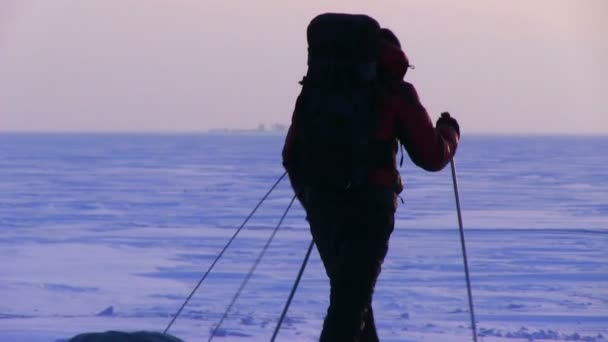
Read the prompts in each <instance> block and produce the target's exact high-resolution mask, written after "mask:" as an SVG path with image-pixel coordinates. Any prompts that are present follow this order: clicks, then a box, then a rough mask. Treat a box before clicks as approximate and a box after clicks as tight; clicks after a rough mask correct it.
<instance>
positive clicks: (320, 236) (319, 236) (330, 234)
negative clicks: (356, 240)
mask: <svg viewBox="0 0 608 342" xmlns="http://www.w3.org/2000/svg"><path fill="white" fill-rule="evenodd" d="M343 203H344V202H343V200H342V199H341V198H340V196H339V195H338V194H336V193H333V192H322V191H312V190H311V191H308V192H307V210H306V214H307V220H308V222H309V224H310V231H311V234H312V236H313V240H314V242H315V245H316V247H317V250H318V252H319V255H320V257H321V261H322V262H323V266H324V267H325V272H326V273H327V277H328V278H329V282H330V296H329V297H330V300H329V302H330V304H329V307H328V309H327V316H326V318H325V322H324V325H323V331H322V333H321V341H334V340H335V339H334V338H333V337H331V336H334V334H335V332H334V331H335V330H336V329H335V327H334V326H335V319H333V317H334V316H335V315H334V314H332V312H333V311H334V310H333V309H332V307H333V306H335V305H333V303H334V301H335V298H336V296H335V293H336V286H335V281H334V279H335V276H334V275H335V273H336V268H337V266H338V265H336V260H337V257H338V250H339V246H340V241H339V239H340V238H341V237H340V229H339V227H341V226H343V225H344V223H345V216H344V213H343V210H342V209H343V208H344V205H343Z"/></svg>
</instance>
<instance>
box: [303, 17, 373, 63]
mask: <svg viewBox="0 0 608 342" xmlns="http://www.w3.org/2000/svg"><path fill="white" fill-rule="evenodd" d="M379 32H380V25H379V24H378V22H377V21H376V20H374V19H373V18H371V17H369V16H366V15H361V14H341V13H325V14H321V15H318V16H317V17H315V18H314V19H313V20H312V21H311V22H310V24H309V25H308V28H307V30H306V37H307V41H308V63H309V65H311V63H312V64H314V63H317V62H324V61H325V62H327V61H331V62H336V63H348V64H351V63H352V64H361V63H374V62H375V61H376V60H377V57H378V42H379Z"/></svg>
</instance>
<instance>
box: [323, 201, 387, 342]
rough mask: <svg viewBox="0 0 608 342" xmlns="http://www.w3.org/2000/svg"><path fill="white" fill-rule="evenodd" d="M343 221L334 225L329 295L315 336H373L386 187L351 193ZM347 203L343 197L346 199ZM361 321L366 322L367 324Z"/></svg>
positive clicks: (328, 338)
mask: <svg viewBox="0 0 608 342" xmlns="http://www.w3.org/2000/svg"><path fill="white" fill-rule="evenodd" d="M349 202H350V204H349V205H350V208H348V210H347V212H348V213H347V214H344V217H346V218H347V220H346V221H344V223H342V224H340V225H338V227H337V230H338V231H337V233H336V236H337V238H336V239H335V240H336V241H338V252H337V255H336V257H335V260H334V261H333V262H332V267H333V272H332V274H331V279H332V296H331V301H330V307H329V310H328V313H327V317H326V319H325V322H324V325H323V333H322V335H321V341H323V342H325V341H336V340H339V341H349V342H350V341H357V339H358V338H359V336H361V335H360V334H361V333H362V331H363V332H364V334H363V336H362V338H366V340H364V339H361V341H362V342H363V341H365V342H367V341H377V335H376V329H375V324H374V322H373V313H372V311H371V310H369V311H368V309H369V308H371V301H372V294H373V290H374V286H375V284H376V279H377V278H378V275H379V273H380V268H381V265H382V262H383V261H384V257H385V256H386V252H387V250H388V240H389V237H390V234H391V233H392V231H393V227H394V212H395V202H394V194H393V193H392V192H390V191H371V192H369V193H368V192H364V193H361V194H353V195H352V201H349ZM347 203H348V202H347ZM364 321H367V322H368V325H367V327H366V326H365V325H364Z"/></svg>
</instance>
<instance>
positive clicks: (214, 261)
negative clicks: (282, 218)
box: [163, 172, 287, 334]
mask: <svg viewBox="0 0 608 342" xmlns="http://www.w3.org/2000/svg"><path fill="white" fill-rule="evenodd" d="M286 174H287V172H284V173H283V175H281V177H279V179H278V180H277V181H276V182H275V183H274V184H273V185H272V187H271V188H270V190H268V192H266V194H265V195H264V197H262V199H261V200H260V201H259V202H258V204H257V205H256V206H255V208H253V210H252V211H251V213H250V214H249V216H247V218H245V221H243V223H242V224H241V226H240V227H239V228H238V229H237V230H236V232H235V233H234V234H233V235H232V237H231V238H230V240H228V243H227V244H226V246H224V248H223V249H222V251H221V252H220V254H218V255H217V257H216V258H215V260H213V262H212V263H211V266H209V269H207V272H205V274H204V275H203V277H202V278H201V279H200V280H199V282H198V284H196V286H195V287H194V290H192V292H190V295H189V296H188V298H186V300H185V301H184V304H182V306H181V307H180V308H179V310H178V311H177V313H176V314H175V316H173V319H171V322H170V323H169V325H167V327H166V328H165V330H164V331H163V334H167V332H168V331H169V329H170V328H171V326H172V325H173V323H174V322H175V320H176V319H177V317H179V315H180V314H181V313H182V310H184V308H185V307H186V304H188V302H189V301H190V299H191V298H192V296H193V295H194V293H195V292H196V291H197V290H198V288H199V287H200V286H201V284H202V283H203V281H205V278H207V276H208V275H209V272H211V270H212V269H213V267H215V264H216V263H217V262H218V260H220V258H221V257H222V255H223V254H224V252H225V251H226V249H228V247H229V246H230V244H232V241H234V239H235V238H236V236H237V235H238V234H239V232H240V231H241V230H242V229H243V227H245V225H246V224H247V222H249V220H250V219H251V217H252V216H253V214H255V212H256V211H257V210H258V208H259V207H260V206H261V205H262V203H264V201H265V200H266V199H267V198H268V196H269V195H270V193H271V192H272V191H273V190H274V189H275V188H276V187H277V185H279V183H280V182H281V180H283V178H284V177H285V175H286Z"/></svg>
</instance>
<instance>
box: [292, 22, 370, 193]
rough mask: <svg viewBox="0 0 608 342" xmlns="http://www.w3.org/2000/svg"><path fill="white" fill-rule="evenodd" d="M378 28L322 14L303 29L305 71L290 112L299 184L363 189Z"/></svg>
mask: <svg viewBox="0 0 608 342" xmlns="http://www.w3.org/2000/svg"><path fill="white" fill-rule="evenodd" d="M379 31H380V26H379V24H378V22H376V21H375V20H374V19H372V18H371V17H368V16H365V15H352V14H334V13H328V14H322V15H319V16H317V17H316V18H314V19H313V20H312V21H311V23H310V24H309V26H308V29H307V40H308V72H307V74H306V76H305V77H304V79H303V80H302V82H301V84H302V90H301V93H300V95H299V97H298V100H297V102H296V107H295V113H294V122H293V124H294V129H295V153H296V154H297V157H296V158H294V160H295V161H294V163H295V165H293V168H292V169H293V170H294V172H295V173H297V178H298V179H299V180H300V182H302V183H303V184H307V185H311V186H316V187H325V188H336V189H347V188H350V187H354V186H359V185H365V183H366V182H367V179H368V175H369V170H370V167H371V166H372V165H373V164H374V161H373V159H374V157H375V156H374V155H373V150H374V148H373V146H372V145H373V142H372V133H373V131H374V128H375V123H376V108H377V107H378V106H377V103H378V97H379V91H378V83H377V75H376V61H377V55H378V44H379V40H380V34H379Z"/></svg>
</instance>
